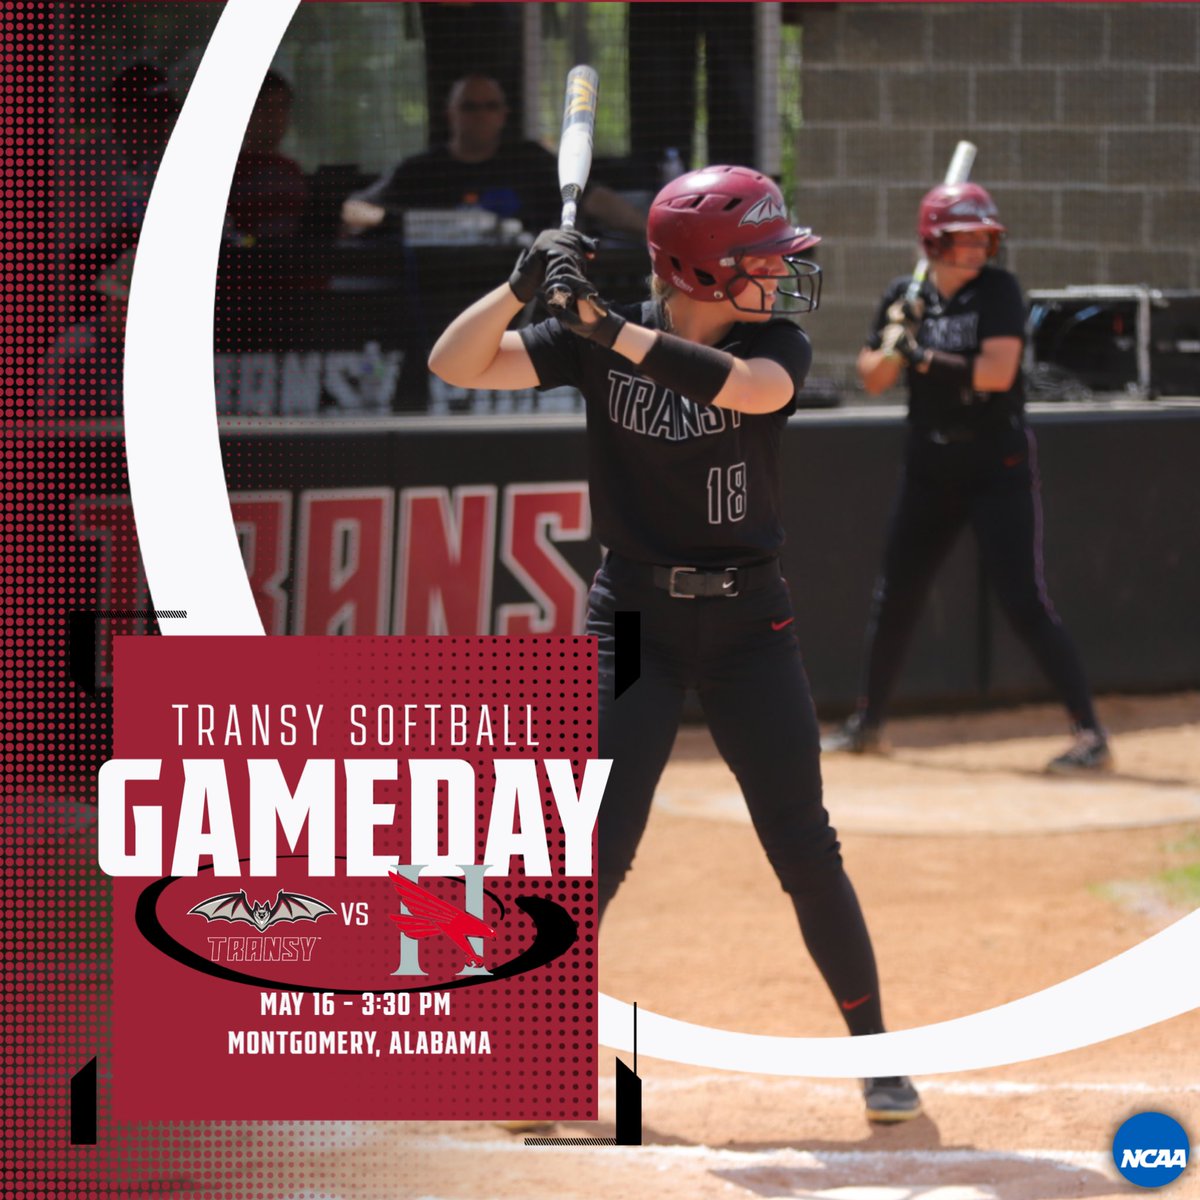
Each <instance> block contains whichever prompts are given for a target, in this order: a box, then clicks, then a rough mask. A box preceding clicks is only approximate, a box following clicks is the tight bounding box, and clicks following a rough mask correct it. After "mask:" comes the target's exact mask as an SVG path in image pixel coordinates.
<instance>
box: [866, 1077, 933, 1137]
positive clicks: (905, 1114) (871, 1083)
mask: <svg viewBox="0 0 1200 1200" xmlns="http://www.w3.org/2000/svg"><path fill="white" fill-rule="evenodd" d="M863 1100H864V1101H865V1102H866V1105H867V1120H868V1121H874V1122H875V1124H877V1125H895V1124H897V1123H898V1122H900V1121H911V1120H912V1119H913V1118H914V1117H919V1116H920V1115H921V1097H920V1096H919V1095H918V1094H917V1089H916V1088H915V1087H913V1081H912V1080H911V1079H909V1077H908V1076H907V1075H889V1076H887V1077H886V1078H882V1079H864V1080H863Z"/></svg>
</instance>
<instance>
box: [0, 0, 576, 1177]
mask: <svg viewBox="0 0 1200 1200" xmlns="http://www.w3.org/2000/svg"><path fill="white" fill-rule="evenodd" d="M167 7H168V6H162V8H160V7H159V6H152V5H128V6H107V5H96V6H89V5H77V6H72V7H70V8H64V7H62V6H58V7H55V6H51V5H49V4H45V3H39V2H38V0H31V2H26V0H22V2H21V3H16V2H14V0H9V2H7V3H0V24H2V26H3V32H4V35H5V45H6V48H7V49H6V52H5V53H4V54H3V55H2V56H0V77H2V78H3V81H4V92H5V95H6V97H11V98H12V100H13V101H14V103H13V104H12V106H11V109H10V110H9V114H8V115H9V118H10V125H9V128H10V132H11V136H10V137H9V138H7V139H5V140H4V142H3V144H2V145H0V156H2V161H3V167H4V177H5V179H6V181H8V182H7V183H6V191H7V193H8V194H7V196H6V204H5V205H4V206H3V208H2V210H0V228H2V229H3V238H4V241H5V245H6V251H7V253H6V256H5V263H4V266H3V267H2V268H0V269H2V270H3V271H4V274H5V285H6V297H7V307H8V309H9V312H10V316H11V319H9V320H7V321H6V322H5V332H4V339H5V366H6V371H5V373H4V379H3V381H2V382H0V393H2V395H3V408H4V413H5V418H6V420H5V425H4V432H3V438H4V443H5V445H4V450H5V453H4V458H3V462H4V466H3V467H2V468H0V470H3V472H4V477H5V488H4V501H3V505H4V510H3V512H4V517H3V519H4V525H5V532H6V533H8V534H9V535H10V545H9V547H8V548H7V549H5V550H4V551H3V552H2V553H3V556H4V561H5V565H6V566H7V567H9V568H10V569H9V570H8V571H6V572H5V582H4V583H3V585H0V587H2V590H0V604H2V605H3V608H4V615H5V617H6V621H5V632H4V634H3V635H0V636H3V638H4V644H5V648H6V655H5V657H6V659H7V660H8V663H9V666H10V671H9V672H7V673H6V676H5V679H4V682H3V684H2V685H0V686H3V687H4V690H5V695H6V699H7V700H8V701H9V704H8V705H6V713H5V716H4V717H3V720H4V722H5V732H6V734H7V736H6V738H5V744H4V748H3V751H0V755H2V759H0V761H3V764H4V766H3V780H4V783H5V785H6V786H5V789H4V796H5V803H6V807H7V813H6V819H5V821H4V823H3V832H2V833H0V839H2V842H0V844H2V845H3V847H4V849H5V850H6V851H7V852H8V861H9V862H10V863H11V864H12V867H11V874H10V875H8V877H7V878H6V880H5V882H4V884H3V887H4V891H5V899H6V901H7V903H6V904H5V906H4V908H5V913H4V917H3V923H4V937H5V949H6V951H7V952H8V954H9V961H10V962H11V963H12V967H11V972H12V974H11V976H10V981H9V986H8V987H7V988H5V989H4V992H3V997H2V999H0V1010H2V1011H3V1013H4V1016H5V1021H6V1023H7V1025H8V1026H9V1028H11V1029H13V1030H16V1031H17V1036H16V1038H15V1041H14V1046H13V1050H12V1057H11V1059H10V1061H9V1065H8V1068H7V1069H6V1071H5V1072H4V1073H3V1078H2V1081H0V1095H2V1097H3V1102H4V1107H5V1112H6V1115H8V1116H9V1117H10V1120H9V1122H7V1123H6V1132H5V1134H4V1141H3V1143H2V1146H0V1192H3V1194H4V1195H13V1196H22V1197H34V1196H43V1195H44V1196H48V1197H56V1198H57V1197H61V1196H64V1195H76V1194H78V1195H81V1196H83V1195H98V1196H99V1195H118V1194H122V1195H123V1194H128V1193H129V1191H130V1189H137V1190H138V1191H139V1193H141V1192H144V1193H145V1194H175V1193H176V1192H178V1191H186V1193H187V1194H188V1195H190V1196H196V1197H209V1196H211V1197H213V1198H214V1200H216V1198H220V1200H226V1198H227V1200H242V1198H243V1197H245V1198H246V1200H249V1198H250V1197H258V1198H260V1200H261V1198H264V1197H284V1196H293V1195H294V1196H301V1195H304V1194H312V1193H313V1192H314V1190H316V1189H318V1188H319V1187H320V1186H321V1184H322V1182H323V1181H324V1182H326V1184H327V1185H328V1184H329V1181H328V1180H327V1179H326V1167H325V1166H324V1163H323V1161H322V1159H321V1156H322V1155H323V1154H325V1153H327V1152H329V1151H333V1150H338V1149H342V1148H344V1147H346V1146H347V1145H348V1144H353V1143H356V1142H357V1141H360V1140H362V1141H366V1142H368V1143H369V1139H370V1128H371V1127H370V1126H369V1125H363V1126H359V1125H357V1124H347V1123H344V1122H337V1123H334V1122H305V1123H287V1122H272V1121H271V1119H270V1113H263V1114H262V1119H259V1120H254V1121H244V1122H229V1121H226V1122H202V1123H182V1122H164V1121H152V1122H147V1123H145V1124H125V1123H121V1122H118V1121H116V1120H115V1118H114V1116H113V1111H112V1097H111V1089H112V1083H113V1079H114V1077H115V1076H116V1075H117V1074H118V1073H119V1072H120V1069H121V1068H120V1064H119V1063H114V1061H113V1057H112V1053H111V1035H112V1030H111V1024H112V1017H113V1013H112V1002H111V988H112V969H111V964H112V946H111V923H110V920H109V911H110V896H111V890H112V887H111V881H110V880H108V879H107V878H106V877H104V876H103V875H102V874H101V873H100V872H99V870H98V868H97V866H96V851H95V808H94V800H95V773H96V770H97V768H98V766H99V764H100V763H101V762H102V761H103V760H104V759H105V758H107V757H109V756H110V754H111V752H112V747H111V739H112V724H113V697H112V690H111V680H112V639H113V637H114V636H118V635H123V634H153V633H155V632H156V623H155V621H154V619H153V618H151V617H146V616H142V615H139V616H128V615H117V614H129V613H137V614H144V613H146V612H147V610H149V609H150V607H151V598H150V596H149V595H148V593H147V589H146V584H145V579H144V573H143V571H142V569H141V565H140V562H139V558H138V552H137V543H136V536H135V529H134V524H133V514H132V510H131V508H130V505H129V497H128V483H127V478H126V466H125V456H124V445H123V438H122V430H121V425H120V420H119V418H120V412H121V398H120V385H121V369H122V362H121V349H122V341H123V322H124V313H125V307H126V301H127V297H128V287H129V280H130V273H131V269H132V262H133V254H134V252H135V250H136V241H137V233H138V227H139V223H140V220H141V216H142V213H143V212H144V207H145V203H146V200H147V198H148V194H149V187H150V184H151V182H152V180H153V175H154V170H155V166H156V162H157V156H158V154H160V153H161V148H162V146H163V145H165V140H166V134H167V132H169V129H170V127H171V125H172V124H173V121H174V117H175V114H176V112H177V109H178V105H179V103H180V101H181V100H182V97H183V95H184V94H185V93H186V86H187V81H188V79H189V78H190V74H191V72H192V71H193V70H194V68H195V60H194V59H189V57H188V55H187V53H186V52H185V51H184V48H186V47H196V48H199V47H200V46H202V45H203V44H204V43H205V42H206V40H207V38H208V36H209V33H210V32H211V29H212V27H213V25H214V23H215V21H216V20H217V18H218V16H219V15H220V11H221V6H220V5H219V4H188V5H182V4H179V5H171V6H169V8H170V9H171V10H172V15H171V19H170V20H168V21H160V20H159V19H158V14H159V13H161V12H163V11H164V9H166V8H167ZM139 106H140V107H141V109H142V111H143V116H144V127H143V129H142V130H141V132H140V133H138V134H137V137H138V138H139V139H140V140H141V142H142V143H144V144H142V145H141V148H140V149H139V151H138V153H137V155H136V156H131V155H129V154H128V153H126V150H127V149H128V147H122V145H121V144H120V141H121V137H122V136H123V135H129V134H130V130H129V127H128V124H127V122H128V120H129V119H130V117H129V113H130V110H132V109H136V108H138V107H139ZM118 109H119V110H121V112H122V113H123V114H124V115H123V116H121V117H120V118H119V119H117V120H114V119H113V114H114V112H115V111H116V110H118ZM122 122H126V124H124V125H122V124H121V123H122ZM118 126H119V127H120V128H118ZM122 131H123V133H122ZM135 132H136V131H135ZM143 135H145V136H144V137H143ZM170 391H171V382H170V380H164V381H163V396H164V403H169V402H170ZM294 454H295V447H294V446H292V447H289V446H288V444H287V441H286V440H284V441H283V442H282V443H281V444H279V445H278V447H277V449H276V450H275V457H272V455H267V454H260V455H259V456H258V457H257V459H256V461H255V462H254V463H253V464H251V465H249V466H247V467H246V468H245V469H246V470H248V471H249V472H250V473H251V474H252V476H253V479H252V482H251V485H250V486H251V487H252V489H253V490H256V491H261V490H263V489H269V488H271V487H272V486H274V483H273V480H274V475H273V472H274V469H275V465H279V466H280V468H282V466H283V465H284V464H285V463H287V464H290V465H291V466H293V467H294V466H295V465H296V462H297V459H296V458H295V457H290V456H293V455H294ZM310 460H311V461H312V462H314V463H316V462H322V465H323V466H324V467H325V468H326V469H340V468H339V467H338V466H337V464H334V463H331V462H330V461H329V460H328V458H327V457H326V458H325V459H324V460H322V455H321V451H320V449H319V448H318V447H315V446H314V447H312V448H311V449H309V450H307V451H306V453H305V455H302V456H301V457H300V460H299V461H301V462H306V461H310ZM281 486H283V485H282V484H281ZM155 599H156V600H157V602H158V604H159V607H160V608H181V609H186V606H187V598H186V597H156V598H155ZM72 613H95V614H98V615H97V616H96V617H95V624H94V635H95V636H94V643H95V657H94V660H92V661H90V662H86V663H83V664H82V666H81V661H80V656H78V655H76V656H74V657H73V656H72V653H71V650H72V647H71V645H70V643H69V641H68V636H67V634H68V627H69V617H70V615H71V614H72ZM281 631H282V630H281ZM76 649H78V647H76ZM73 667H74V668H76V674H75V676H74V677H72V668H73ZM574 719H576V718H575V716H574V714H573V715H572V721H573V720H574ZM576 745H577V743H576ZM528 891H529V893H530V894H537V895H543V896H545V897H547V898H550V899H554V900H556V901H558V902H559V903H561V904H563V905H564V906H565V907H566V908H567V909H568V911H569V912H571V913H572V915H573V916H574V917H575V918H576V919H577V920H579V922H580V928H581V935H582V936H581V943H580V944H581V946H582V947H587V950H586V953H587V955H588V956H589V958H590V956H591V955H593V954H594V927H592V924H591V923H592V921H593V914H592V912H591V911H590V908H591V905H592V895H591V892H590V889H589V888H588V887H586V886H577V885H576V883H575V881H568V882H567V883H559V882H557V881H554V880H551V881H548V883H547V884H545V885H542V884H540V883H531V884H530V885H529V887H528ZM594 992H595V975H594V967H589V968H587V969H585V968H583V967H579V966H573V967H572V969H571V970H570V971H569V972H568V971H566V970H563V971H561V972H559V973H558V974H556V975H555V976H554V978H553V979H552V980H551V981H550V982H548V983H547V984H546V987H545V989H544V991H543V992H542V993H540V994H539V995H537V996H535V997H534V998H533V999H532V1000H521V999H519V998H515V997H514V998H510V999H508V1000H506V1001H505V1003H506V1004H507V1005H508V1006H509V1007H508V1008H506V1009H505V1010H504V1013H505V1016H504V1022H505V1025H504V1027H505V1028H512V1029H525V1030H529V1031H532V1032H533V1033H535V1034H536V1033H538V1032H540V1019H541V1017H540V1014H541V1011H542V1008H543V1006H544V1005H546V1004H547V1003H549V1004H552V1005H553V1006H554V1008H555V1011H561V1012H562V1013H563V1014H564V1016H563V1020H564V1022H565V1024H566V1026H567V1027H568V1028H569V1032H570V1040H569V1042H564V1043H563V1045H562V1047H561V1048H560V1049H559V1050H558V1051H557V1052H555V1051H552V1050H550V1049H548V1048H546V1047H545V1046H541V1047H539V1049H538V1051H537V1052H536V1053H535V1054H530V1055H529V1056H528V1059H527V1060H524V1061H518V1056H513V1066H514V1067H519V1068H520V1069H521V1070H525V1069H526V1062H528V1063H532V1064H533V1065H534V1066H535V1067H536V1068H537V1069H539V1070H540V1072H541V1074H540V1075H539V1076H538V1078H537V1079H536V1080H535V1082H534V1084H533V1085H531V1087H529V1088H528V1089H526V1091H525V1092H524V1093H521V1092H520V1090H519V1089H515V1087H514V1085H513V1084H512V1083H511V1082H509V1081H506V1082H505V1090H504V1095H503V1099H504V1104H503V1105H502V1107H501V1108H500V1109H498V1110H497V1111H498V1113H499V1114H500V1115H504V1116H518V1115H527V1114H528V1113H530V1112H533V1113H534V1114H535V1115H536V1114H537V1113H538V1112H545V1111H548V1109H549V1108H551V1107H554V1108H556V1109H558V1110H559V1111H563V1112H565V1111H567V1109H566V1108H564V1107H563V1105H562V1101H563V1097H564V1096H565V1097H567V1098H568V1100H569V1104H570V1105H572V1106H574V1107H573V1109H572V1111H576V1112H578V1113H580V1114H581V1115H583V1114H586V1111H587V1104H588V1103H590V1097H591V1094H592V1092H593V1090H594V1089H592V1088H591V1086H590V1085H589V1084H588V1082H587V1081H588V1079H589V1077H590V1076H589V1072H590V1071H591V1061H592V1047H593V1045H594V1038H595V1027H594V1016H592V1015H591V1013H592V1009H591V1002H592V997H593V995H594ZM581 1014H586V1015H581ZM92 1058H96V1059H97V1060H98V1064H99V1086H98V1097H97V1099H98V1127H99V1137H98V1143H97V1144H96V1145H95V1146H75V1147H73V1146H71V1145H70V1143H69V1130H70V1111H69V1081H70V1078H71V1076H72V1075H73V1074H75V1073H76V1072H78V1071H79V1070H80V1069H81V1068H83V1067H84V1066H86V1064H87V1063H88V1062H89V1061H90V1060H91V1059H92ZM165 1066H166V1069H168V1070H169V1069H170V1064H169V1062H168V1063H167V1064H165ZM471 1082H472V1080H471V1075H470V1072H469V1070H467V1069H466V1068H464V1069H462V1070H460V1071H458V1073H457V1074H456V1075H453V1076H447V1079H446V1091H447V1094H449V1093H450V1092H452V1091H453V1090H454V1089H456V1088H460V1087H462V1086H470V1085H471ZM578 1097H582V1098H583V1099H582V1100H580V1099H578ZM375 1153H377V1152H376V1151H373V1150H372V1148H371V1147H370V1145H369V1144H368V1145H367V1146H366V1147H365V1148H364V1150H363V1151H362V1157H361V1158H360V1159H359V1161H360V1162H362V1163H363V1164H364V1165H367V1164H369V1163H370V1162H371V1160H372V1157H373V1155H374V1154H375ZM409 1153H410V1154H411V1153H414V1152H412V1151H410V1152H409ZM386 1165H387V1164H386V1163H385V1162H380V1163H379V1165H378V1167H377V1169H378V1172H379V1174H380V1177H383V1175H384V1168H385V1166H386ZM332 1190H336V1185H335V1184H334V1185H333V1189H332Z"/></svg>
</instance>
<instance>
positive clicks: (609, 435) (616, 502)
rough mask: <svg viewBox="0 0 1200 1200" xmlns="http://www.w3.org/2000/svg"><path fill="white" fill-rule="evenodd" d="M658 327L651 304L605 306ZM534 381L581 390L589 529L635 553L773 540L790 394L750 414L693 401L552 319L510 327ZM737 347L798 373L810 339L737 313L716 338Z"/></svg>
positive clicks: (673, 557)
mask: <svg viewBox="0 0 1200 1200" xmlns="http://www.w3.org/2000/svg"><path fill="white" fill-rule="evenodd" d="M614 307H615V308H616V311H617V312H619V313H621V315H622V316H624V317H626V318H627V319H629V320H633V321H637V322H638V323H640V324H642V325H645V326H646V327H648V328H650V329H658V328H661V325H660V324H659V321H658V309H657V306H656V305H655V304H653V303H652V302H650V301H647V302H646V303H644V304H642V305H640V306H639V305H615V306H614ZM521 337H522V339H523V340H524V342H525V347H526V349H527V350H528V352H529V356H530V358H531V359H532V360H533V365H534V367H535V368H536V370H537V374H538V380H539V387H540V388H552V387H561V386H564V385H573V386H575V387H577V388H579V390H580V391H581V392H582V393H583V396H584V400H585V403H586V409H587V427H588V487H589V491H590V494H591V504H592V519H593V524H594V526H595V532H596V536H597V537H598V538H599V539H600V541H601V542H602V543H603V544H604V545H605V546H607V547H608V548H609V549H611V550H615V551H616V552H617V553H618V554H622V555H624V556H625V557H626V558H631V559H634V560H636V561H638V562H647V563H657V564H662V565H670V566H676V565H687V566H699V567H726V566H740V565H743V564H746V563H750V562H756V561H760V560H762V559H765V558H770V557H772V556H774V555H776V554H778V552H779V549H780V547H781V546H782V545H783V540H784V530H783V522H782V520H781V515H780V511H781V487H780V477H779V439H780V435H781V434H782V432H783V428H784V425H785V424H786V423H787V418H788V415H789V414H790V413H791V412H794V411H795V407H796V401H795V395H794V394H793V397H792V400H791V402H790V403H789V404H787V405H785V406H784V407H783V408H782V409H780V410H778V411H777V412H773V413H761V414H753V415H752V414H749V413H740V412H734V411H732V410H730V409H726V408H716V407H714V406H705V407H702V406H700V405H696V404H693V403H692V402H691V401H690V400H688V399H687V398H686V397H684V396H679V395H676V393H675V392H673V391H671V389H670V388H666V387H663V386H662V385H661V384H658V383H655V382H654V381H653V380H651V379H647V378H646V377H645V376H643V375H639V374H638V369H637V367H636V366H634V364H632V363H631V362H630V361H629V360H628V359H626V358H622V357H621V355H619V354H616V353H614V352H613V351H611V350H606V349H604V348H603V347H599V346H595V345H593V344H592V343H591V342H588V341H585V340H584V339H582V338H579V337H576V336H575V335H574V334H573V333H571V332H570V331H569V330H567V329H564V328H563V326H562V325H560V324H559V322H558V321H556V320H549V321H543V322H542V323H541V324H539V325H535V326H532V327H530V328H527V329H524V330H522V331H521ZM718 348H719V349H721V350H726V351H728V352H729V353H730V354H732V355H734V356H735V357H737V358H742V359H750V358H769V359H771V360H772V361H774V362H777V363H779V364H780V366H782V367H783V369H784V370H785V371H787V373H788V374H789V375H790V376H791V377H792V379H793V380H794V381H795V388H796V391H799V390H800V388H801V387H802V386H803V384H804V378H805V376H806V375H807V374H808V368H809V363H810V362H811V360H812V348H811V346H810V345H809V341H808V337H807V335H806V334H805V333H804V331H803V330H802V329H800V328H799V327H798V326H797V325H794V324H792V322H790V321H785V320H772V321H767V322H765V323H762V324H759V323H746V324H741V323H739V324H737V325H734V327H733V328H732V329H731V330H730V332H729V334H728V336H727V337H726V338H725V339H724V340H723V341H722V342H721V343H720V345H719V347H718Z"/></svg>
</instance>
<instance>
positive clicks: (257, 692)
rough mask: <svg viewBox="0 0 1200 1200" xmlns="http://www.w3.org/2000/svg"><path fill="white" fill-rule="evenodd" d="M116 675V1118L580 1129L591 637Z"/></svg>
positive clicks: (258, 655)
mask: <svg viewBox="0 0 1200 1200" xmlns="http://www.w3.org/2000/svg"><path fill="white" fill-rule="evenodd" d="M114 662H115V687H116V695H115V705H116V709H115V730H114V753H113V757H112V758H111V759H110V760H109V761H107V762H106V763H105V764H104V765H103V767H102V768H101V770H100V776H99V787H98V796H99V809H100V829H99V838H98V853H99V860H100V866H101V868H102V869H103V870H104V871H106V872H107V873H108V874H109V875H111V876H113V893H114V903H113V920H114V925H115V930H114V972H113V973H114V985H113V987H114V1047H113V1049H114V1054H113V1072H112V1077H113V1104H114V1115H115V1116H116V1118H117V1119H118V1120H131V1121H148V1120H161V1119H173V1120H252V1119H261V1118H263V1117H264V1116H266V1115H268V1114H269V1115H270V1117H271V1118H272V1119H276V1120H333V1119H338V1120H366V1119H376V1120H377V1119H387V1118H398V1119H404V1118H413V1119H416V1118H421V1119H426V1120H428V1119H431V1118H435V1119H437V1118H445V1119H458V1120H471V1119H488V1118H503V1117H518V1116H520V1117H538V1118H543V1119H547V1120H592V1119H595V1116H596V1111H595V1110H596V1074H595V1066H596V1063H595V1045H596V991H597V988H596V960H595V948H596V911H595V877H594V871H595V829H596V818H597V815H598V812H599V806H600V803H601V801H602V799H603V794H604V787H605V783H606V782H607V777H608V766H609V764H608V763H607V762H606V761H604V760H599V759H596V758H595V757H594V756H595V752H596V745H595V740H596V732H595V731H596V725H595V688H596V683H595V678H596V659H595V646H594V643H593V642H591V641H590V640H589V639H586V638H577V637H546V638H505V637H464V638H455V637H443V638H417V637H396V638H363V637H338V638H304V637H299V638H296V637H292V638H273V637H258V638H233V637H230V638H217V637H204V638H191V637H171V638H144V637H141V638H139V637H130V638H119V639H117V641H116V646H115V654H114Z"/></svg>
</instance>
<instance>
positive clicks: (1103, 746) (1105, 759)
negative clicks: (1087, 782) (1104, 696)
mask: <svg viewBox="0 0 1200 1200" xmlns="http://www.w3.org/2000/svg"><path fill="white" fill-rule="evenodd" d="M1112 765H1113V756H1112V751H1111V750H1110V749H1109V748H1108V739H1107V738H1106V737H1105V736H1104V734H1102V733H1101V732H1100V731H1099V730H1097V729H1081V730H1079V731H1078V733H1076V734H1075V741H1074V743H1073V744H1072V746H1071V748H1070V749H1069V750H1066V751H1064V752H1063V753H1062V754H1060V755H1059V756H1058V757H1057V758H1052V759H1051V760H1050V761H1049V762H1048V763H1047V764H1046V774H1047V775H1077V774H1081V773H1082V774H1087V773H1088V772H1091V771H1111V770H1112Z"/></svg>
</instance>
